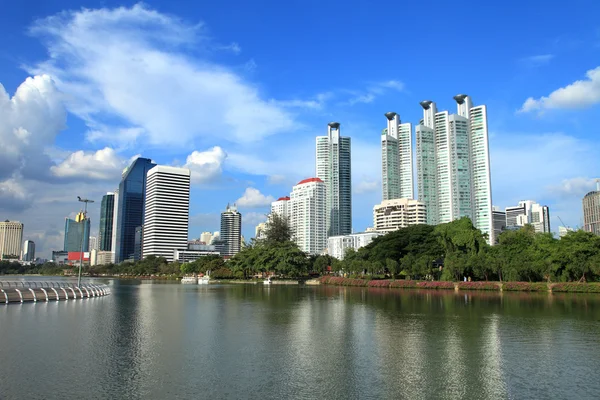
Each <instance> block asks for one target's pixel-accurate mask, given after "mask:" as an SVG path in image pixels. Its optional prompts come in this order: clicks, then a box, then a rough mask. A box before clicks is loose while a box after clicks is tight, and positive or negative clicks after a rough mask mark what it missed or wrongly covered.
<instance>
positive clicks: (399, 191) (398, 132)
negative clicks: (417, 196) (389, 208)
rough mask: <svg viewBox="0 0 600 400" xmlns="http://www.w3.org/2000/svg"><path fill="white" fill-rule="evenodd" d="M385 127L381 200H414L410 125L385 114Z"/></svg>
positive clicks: (394, 115) (382, 152)
mask: <svg viewBox="0 0 600 400" xmlns="http://www.w3.org/2000/svg"><path fill="white" fill-rule="evenodd" d="M385 117H386V118H387V127H386V128H385V129H384V130H383V131H382V133H381V163H382V165H381V175H382V179H381V182H382V196H383V200H390V199H399V198H409V199H412V198H414V191H413V167H412V164H413V157H412V125H411V124H410V123H406V124H402V123H401V122H400V116H399V115H398V114H396V113H395V112H388V113H386V114H385Z"/></svg>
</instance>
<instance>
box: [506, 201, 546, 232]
mask: <svg viewBox="0 0 600 400" xmlns="http://www.w3.org/2000/svg"><path fill="white" fill-rule="evenodd" d="M526 224H530V225H533V228H534V229H535V231H536V232H539V233H549V232H550V210H549V209H548V206H542V205H540V204H538V203H536V202H535V201H533V200H523V201H519V205H518V206H515V207H506V227H508V228H514V227H518V226H524V225H526Z"/></svg>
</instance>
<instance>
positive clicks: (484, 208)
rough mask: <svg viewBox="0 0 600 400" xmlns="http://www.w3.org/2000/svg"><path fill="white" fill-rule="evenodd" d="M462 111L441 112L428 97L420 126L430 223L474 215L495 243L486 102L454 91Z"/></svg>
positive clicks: (422, 189) (423, 195) (421, 182)
mask: <svg viewBox="0 0 600 400" xmlns="http://www.w3.org/2000/svg"><path fill="white" fill-rule="evenodd" d="M454 100H455V101H456V103H457V114H449V113H448V112H447V111H442V112H438V111H437V107H436V104H435V103H434V102H432V101H429V100H427V101H422V102H421V103H420V104H421V107H422V108H423V119H422V120H421V121H420V124H419V126H417V128H416V130H415V131H416V147H417V154H416V157H417V186H418V191H419V200H421V201H422V202H424V203H425V205H426V207H427V215H428V223H429V224H434V225H435V224H440V223H446V222H450V221H453V220H455V219H458V218H461V217H465V216H467V217H469V218H470V219H471V221H472V222H473V225H474V226H475V227H476V228H478V229H480V230H481V231H482V232H483V233H484V234H487V235H488V242H489V243H494V242H495V240H494V229H493V217H492V191H491V177H490V162H489V145H488V130H487V110H486V106H473V104H472V101H471V98H470V97H469V96H467V95H462V94H460V95H457V96H454Z"/></svg>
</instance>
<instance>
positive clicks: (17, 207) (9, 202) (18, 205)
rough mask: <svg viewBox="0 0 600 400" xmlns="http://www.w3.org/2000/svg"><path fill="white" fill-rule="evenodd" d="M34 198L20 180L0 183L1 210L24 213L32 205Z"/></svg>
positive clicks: (12, 179)
mask: <svg viewBox="0 0 600 400" xmlns="http://www.w3.org/2000/svg"><path fill="white" fill-rule="evenodd" d="M31 201H32V197H31V193H29V192H28V191H27V190H26V189H25V188H24V187H23V185H22V183H21V182H20V181H19V180H18V179H14V178H11V179H7V180H5V181H3V182H0V204H1V206H0V209H1V210H5V211H8V212H16V211H23V210H25V209H27V208H28V207H29V206H30V205H31Z"/></svg>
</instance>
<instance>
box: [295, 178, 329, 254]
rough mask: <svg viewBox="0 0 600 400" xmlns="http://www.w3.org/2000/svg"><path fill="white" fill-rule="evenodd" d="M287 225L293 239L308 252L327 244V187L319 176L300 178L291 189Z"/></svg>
mask: <svg viewBox="0 0 600 400" xmlns="http://www.w3.org/2000/svg"><path fill="white" fill-rule="evenodd" d="M289 202H290V204H289V206H288V207H289V210H290V211H289V212H290V227H291V228H292V235H293V238H294V241H295V242H296V244H297V245H298V247H300V249H301V250H302V251H304V252H306V253H309V254H321V253H322V252H323V251H324V250H325V249H326V247H327V210H328V208H327V187H326V185H325V182H323V180H321V179H320V178H308V179H304V180H302V181H300V182H298V184H297V185H296V186H294V187H293V188H292V193H291V195H290V201H289Z"/></svg>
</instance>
